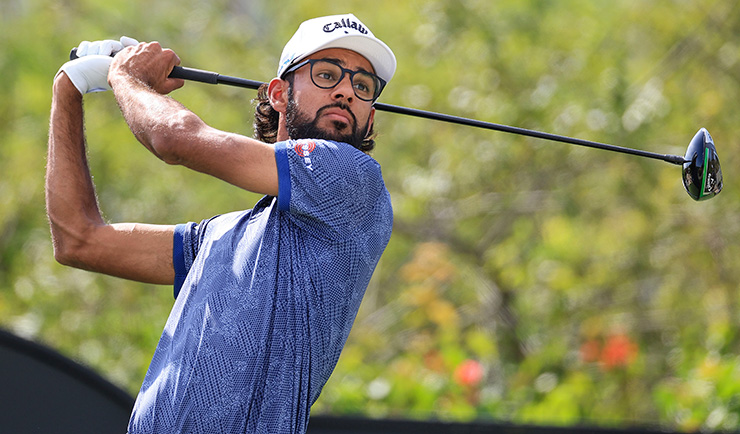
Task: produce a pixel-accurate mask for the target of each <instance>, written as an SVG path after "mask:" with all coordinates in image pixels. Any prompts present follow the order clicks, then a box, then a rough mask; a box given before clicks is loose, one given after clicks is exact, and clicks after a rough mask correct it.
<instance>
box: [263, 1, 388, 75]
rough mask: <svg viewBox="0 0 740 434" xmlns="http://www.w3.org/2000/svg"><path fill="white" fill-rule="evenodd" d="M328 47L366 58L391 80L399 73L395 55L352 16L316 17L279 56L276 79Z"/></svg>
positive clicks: (307, 22)
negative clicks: (342, 49) (348, 51)
mask: <svg viewBox="0 0 740 434" xmlns="http://www.w3.org/2000/svg"><path fill="white" fill-rule="evenodd" d="M327 48H345V49H347V50H352V51H354V52H356V53H358V54H360V55H362V56H363V57H365V58H366V59H367V60H368V61H369V62H370V64H371V65H372V66H373V69H375V74H376V75H377V76H378V77H380V78H382V79H383V80H385V81H386V82H388V81H391V78H392V77H393V74H394V73H395V72H396V56H394V55H393V51H391V49H390V48H389V47H388V45H386V44H385V43H384V42H383V41H381V40H380V39H378V38H376V37H375V36H374V35H373V33H372V32H371V31H370V29H368V28H367V26H366V25H364V24H362V22H361V21H360V20H358V19H357V17H355V16H354V15H352V14H344V15H331V16H328V17H320V18H313V19H310V20H308V21H304V22H303V23H301V25H300V27H298V30H297V31H296V32H295V34H294V35H293V37H292V38H290V41H288V43H287V44H286V45H285V48H283V54H282V55H281V56H280V65H279V66H278V71H277V76H278V77H281V78H282V75H283V73H285V71H287V70H288V69H289V68H290V67H291V66H293V65H295V64H297V63H298V62H300V61H301V60H303V59H305V58H306V57H308V56H310V55H311V54H313V53H315V52H317V51H320V50H324V49H327Z"/></svg>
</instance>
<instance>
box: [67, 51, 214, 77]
mask: <svg viewBox="0 0 740 434" xmlns="http://www.w3.org/2000/svg"><path fill="white" fill-rule="evenodd" d="M77 58H78V56H77V47H75V48H73V49H72V50H71V51H70V52H69V60H75V59H77ZM169 77H170V78H182V79H184V80H191V81H199V82H201V83H208V84H218V77H219V74H218V73H216V72H211V71H204V70H202V69H194V68H186V67H184V66H175V67H174V68H172V72H170V75H169Z"/></svg>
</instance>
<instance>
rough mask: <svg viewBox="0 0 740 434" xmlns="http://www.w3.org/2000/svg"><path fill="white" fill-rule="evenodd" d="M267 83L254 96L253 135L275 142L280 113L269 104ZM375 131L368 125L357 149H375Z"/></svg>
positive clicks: (262, 139) (368, 150)
mask: <svg viewBox="0 0 740 434" xmlns="http://www.w3.org/2000/svg"><path fill="white" fill-rule="evenodd" d="M290 78H291V77H290V76H289V77H287V80H288V82H290V84H291V85H292V84H293V83H292V80H291V79H290ZM267 87H268V83H263V84H262V85H261V86H260V87H259V89H258V90H257V96H256V97H255V98H254V100H253V101H254V103H255V109H254V136H255V138H256V139H257V140H261V141H263V142H266V143H275V142H276V141H277V130H278V123H279V119H280V113H278V112H277V111H276V110H275V109H273V108H272V104H270V98H269V97H268V95H267ZM376 136H377V134H376V133H375V130H374V127H373V126H371V127H370V131H368V132H367V136H365V139H364V140H363V141H362V144H361V145H360V146H359V147H358V149H359V150H360V151H362V152H364V153H366V154H369V153H370V151H372V150H373V149H375V137H376Z"/></svg>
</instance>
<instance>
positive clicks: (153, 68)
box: [108, 42, 278, 196]
mask: <svg viewBox="0 0 740 434" xmlns="http://www.w3.org/2000/svg"><path fill="white" fill-rule="evenodd" d="M179 62H180V60H179V58H178V57H177V55H176V54H175V53H174V52H172V51H171V50H163V49H162V48H161V46H160V45H159V44H158V43H156V42H152V43H148V44H140V45H138V46H136V47H130V48H129V49H127V50H124V51H122V52H120V53H119V54H118V55H117V56H116V58H115V59H114V60H113V64H112V65H111V68H110V72H109V75H108V80H109V82H110V84H111V87H112V88H113V91H114V94H115V96H116V100H117V101H118V104H119V106H120V107H121V111H122V112H123V116H124V118H125V119H126V121H127V122H128V124H129V127H130V128H131V131H132V132H133V133H134V135H135V136H136V138H137V139H138V140H139V141H140V142H141V143H142V144H143V145H144V146H145V147H146V148H147V149H149V150H150V151H151V152H152V153H153V154H154V155H156V156H157V157H159V158H160V159H162V160H163V161H165V162H167V163H169V164H178V165H183V166H186V167H188V168H190V169H193V170H196V171H199V172H202V173H206V174H209V175H212V176H215V177H217V178H220V179H222V180H224V181H226V182H229V183H231V184H233V185H236V186H237V187H241V188H243V189H245V190H249V191H252V192H255V193H261V194H269V195H273V196H277V193H278V178H277V165H276V163H275V151H274V147H273V146H272V145H270V144H266V143H263V142H260V141H258V140H254V139H252V138H249V137H246V136H242V135H239V134H233V133H228V132H224V131H220V130H217V129H215V128H212V127H210V126H208V125H206V124H205V123H204V122H203V121H202V120H201V119H200V118H199V117H198V116H196V115H195V114H194V113H192V112H191V111H189V110H188V109H186V108H185V107H183V106H182V105H181V104H180V103H179V102H177V101H175V100H174V99H172V98H170V97H168V96H166V94H167V93H169V92H171V91H172V90H174V89H177V88H178V87H180V86H182V84H183V82H182V80H177V79H170V78H167V75H168V74H169V72H170V71H171V70H172V67H173V66H175V65H177V64H179Z"/></svg>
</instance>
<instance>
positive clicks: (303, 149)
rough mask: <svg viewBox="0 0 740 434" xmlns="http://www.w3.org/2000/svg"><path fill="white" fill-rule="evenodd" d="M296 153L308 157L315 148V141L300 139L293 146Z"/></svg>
mask: <svg viewBox="0 0 740 434" xmlns="http://www.w3.org/2000/svg"><path fill="white" fill-rule="evenodd" d="M293 149H294V150H295V152H296V154H298V155H300V156H301V157H308V156H309V155H310V154H311V152H313V150H314V149H316V143H315V142H311V141H300V142H298V143H296V144H295V146H294V147H293Z"/></svg>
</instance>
